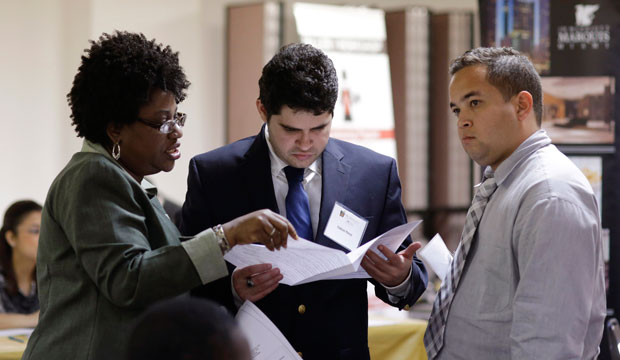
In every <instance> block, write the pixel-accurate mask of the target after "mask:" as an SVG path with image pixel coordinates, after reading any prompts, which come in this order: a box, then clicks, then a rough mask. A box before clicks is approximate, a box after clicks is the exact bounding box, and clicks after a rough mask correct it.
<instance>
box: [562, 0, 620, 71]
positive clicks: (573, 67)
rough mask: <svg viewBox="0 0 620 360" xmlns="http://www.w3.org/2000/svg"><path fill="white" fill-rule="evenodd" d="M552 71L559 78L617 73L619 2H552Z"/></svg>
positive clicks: (567, 0)
mask: <svg viewBox="0 0 620 360" xmlns="http://www.w3.org/2000/svg"><path fill="white" fill-rule="evenodd" d="M551 13H552V16H551V72H550V75H555V76H575V75H583V76H595V75H610V74H612V73H613V70H614V69H613V68H612V67H613V66H617V64H614V62H613V61H611V59H612V54H613V51H614V49H613V47H614V44H616V45H615V46H617V44H618V39H616V37H617V36H618V30H619V29H618V28H619V26H620V1H618V0H551Z"/></svg>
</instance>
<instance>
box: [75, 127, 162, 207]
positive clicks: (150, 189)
mask: <svg viewBox="0 0 620 360" xmlns="http://www.w3.org/2000/svg"><path fill="white" fill-rule="evenodd" d="M81 152H89V153H97V154H101V155H103V156H105V157H106V158H107V159H108V160H110V161H112V162H113V163H114V164H116V165H117V166H118V167H120V168H121V169H123V171H124V172H125V173H126V174H127V175H129V177H130V178H131V179H132V180H133V181H136V179H134V178H133V176H131V174H129V172H127V170H125V168H124V167H123V166H122V165H121V163H119V162H118V160H116V159H115V158H113V157H112V155H110V153H109V152H108V151H107V150H106V149H105V148H104V147H103V145H101V144H97V143H94V142H92V141H89V140H86V139H84V142H83V143H82V150H81ZM136 182H137V181H136ZM140 187H142V189H144V191H145V192H146V193H147V194H148V195H151V196H155V195H157V188H156V187H155V185H153V184H151V183H150V182H149V181H148V180H146V178H142V182H141V183H140Z"/></svg>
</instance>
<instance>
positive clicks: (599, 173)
mask: <svg viewBox="0 0 620 360" xmlns="http://www.w3.org/2000/svg"><path fill="white" fill-rule="evenodd" d="M568 158H569V159H570V160H571V161H572V162H573V163H574V164H575V165H576V166H577V167H578V168H579V170H581V172H582V173H583V174H584V175H585V176H586V179H588V182H590V185H591V186H592V190H593V191H594V196H595V197H596V201H597V203H598V211H599V216H602V209H603V158H601V157H600V156H568Z"/></svg>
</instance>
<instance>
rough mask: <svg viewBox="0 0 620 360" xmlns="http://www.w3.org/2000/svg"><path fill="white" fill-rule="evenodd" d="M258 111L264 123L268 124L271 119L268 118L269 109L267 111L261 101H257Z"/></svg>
mask: <svg viewBox="0 0 620 360" xmlns="http://www.w3.org/2000/svg"><path fill="white" fill-rule="evenodd" d="M256 109H257V110H258V114H259V115H260V118H261V119H262V120H263V122H264V123H267V122H268V121H269V119H268V118H267V109H265V105H263V103H262V102H261V101H260V99H256Z"/></svg>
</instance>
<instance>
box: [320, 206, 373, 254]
mask: <svg viewBox="0 0 620 360" xmlns="http://www.w3.org/2000/svg"><path fill="white" fill-rule="evenodd" d="M366 226H368V220H366V219H364V218H363V217H361V216H359V215H357V214H356V213H354V212H353V211H351V210H349V209H347V208H346V207H345V206H344V205H342V204H341V203H339V202H336V204H334V208H333V209H332V213H331V215H330V216H329V219H328V220H327V226H326V227H325V233H324V234H325V236H327V237H328V238H330V239H331V240H333V241H334V242H336V243H338V244H340V245H341V246H343V247H345V248H347V249H349V250H353V249H356V248H357V247H358V246H359V244H360V242H361V241H362V237H363V236H364V232H365V231H366Z"/></svg>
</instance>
